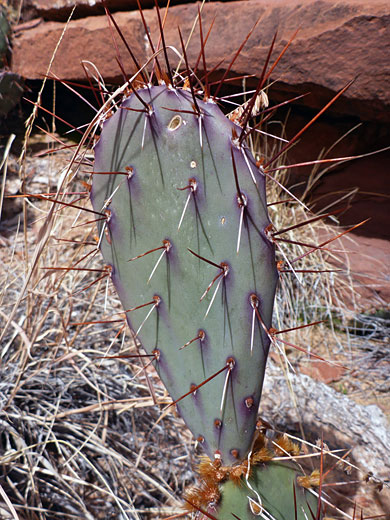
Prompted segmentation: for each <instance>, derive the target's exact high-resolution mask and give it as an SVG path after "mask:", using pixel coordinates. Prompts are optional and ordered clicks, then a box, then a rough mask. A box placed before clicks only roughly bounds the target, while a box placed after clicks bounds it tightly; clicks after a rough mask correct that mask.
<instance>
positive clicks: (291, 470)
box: [213, 461, 322, 520]
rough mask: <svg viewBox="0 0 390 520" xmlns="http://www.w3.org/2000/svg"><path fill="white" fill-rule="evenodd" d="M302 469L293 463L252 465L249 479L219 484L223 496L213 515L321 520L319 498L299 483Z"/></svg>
mask: <svg viewBox="0 0 390 520" xmlns="http://www.w3.org/2000/svg"><path fill="white" fill-rule="evenodd" d="M301 475H302V473H301V471H300V470H299V469H298V468H297V466H296V465H294V464H292V463H290V462H284V461H279V462H275V461H272V462H267V463H266V464H262V465H260V466H256V467H254V468H253V471H252V475H251V477H250V479H248V482H247V483H246V482H245V481H243V482H241V483H240V485H237V484H236V483H234V482H232V481H231V480H229V481H226V482H224V483H223V484H222V485H221V486H220V493H221V498H220V502H219V504H218V507H217V508H216V511H217V512H216V513H215V508H213V514H214V515H215V518H216V519H218V520H223V519H225V518H239V519H240V520H254V519H255V518H256V517H259V518H267V519H270V520H294V519H295V520H307V519H309V518H310V519H312V518H315V519H316V520H320V518H322V516H321V513H319V515H318V514H317V512H318V497H317V496H316V495H315V494H313V492H312V491H311V490H310V489H305V488H304V487H302V486H301V485H300V484H299V477H300V476H301Z"/></svg>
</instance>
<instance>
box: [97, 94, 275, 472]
mask: <svg viewBox="0 0 390 520" xmlns="http://www.w3.org/2000/svg"><path fill="white" fill-rule="evenodd" d="M240 131H241V128H240V127H239V126H238V125H236V124H235V123H233V122H232V121H230V120H229V119H228V118H226V117H225V116H224V114H223V113H222V111H221V110H220V108H219V107H218V106H217V104H216V103H215V102H213V101H212V100H211V99H209V100H207V101H202V100H196V102H195V100H194V99H193V97H192V96H191V93H190V92H189V91H188V90H185V89H179V88H173V87H170V86H166V85H159V86H147V87H144V88H141V89H138V90H137V91H136V93H132V94H131V95H129V96H128V97H127V98H126V99H125V100H124V101H123V103H122V105H121V106H120V107H119V108H118V109H117V111H116V112H115V113H114V114H113V115H112V116H111V117H108V118H107V119H106V120H105V122H104V123H103V128H102V132H101V136H100V139H99V141H98V143H97V144H96V146H95V165H94V176H93V184H92V190H91V201H92V204H93V207H94V209H95V211H97V212H99V213H101V214H102V216H101V220H100V222H99V233H100V247H101V251H102V254H103V256H104V259H105V262H106V264H107V265H108V266H109V267H108V269H109V270H110V273H111V274H110V275H111V279H112V281H113V283H114V285H115V287H116V290H117V292H118V295H119V297H120V299H121V302H122V305H123V308H124V310H125V311H126V317H127V321H128V323H129V326H130V328H131V330H132V331H133V336H134V339H135V340H136V341H137V342H138V341H139V342H140V343H141V345H142V346H143V348H144V349H145V350H146V352H147V353H148V354H150V355H154V356H155V357H154V366H155V368H156V370H157V372H158V373H159V375H160V377H161V379H162V381H163V382H164V384H165V386H166V387H167V389H168V391H169V393H170V395H171V397H172V399H173V400H174V402H175V404H176V406H177V409H178V411H179V413H180V414H181V416H182V417H183V419H184V421H185V422H186V424H187V426H188V427H189V428H190V430H191V431H192V433H193V434H194V436H195V438H197V439H198V440H199V441H200V442H201V443H202V445H203V447H204V449H205V451H206V453H207V454H208V455H209V456H210V457H211V458H214V457H215V456H217V457H221V459H222V461H223V463H224V464H231V463H233V462H234V461H236V460H237V459H242V458H244V457H245V456H246V455H247V453H248V452H249V450H250V447H251V442H252V438H253V433H254V431H255V424H256V416H257V410H258V405H259V400H260V396H261V388H262V381H263V377H264V370H265V364H266V358H267V354H268V349H269V343H270V341H269V335H268V332H267V331H268V329H269V328H270V326H271V316H272V308H273V300H274V293H275V287H276V283H277V277H278V275H277V269H276V265H275V258H274V246H273V243H272V242H271V241H270V240H269V239H268V237H267V231H266V230H267V227H268V226H269V224H270V221H269V218H268V213H267V205H266V198H265V179H264V175H263V174H262V172H261V170H260V169H259V167H258V166H257V165H256V163H255V161H254V159H253V157H252V155H251V153H250V151H249V150H248V147H247V145H246V144H245V141H243V142H242V143H240V142H239V139H238V135H239V134H240ZM183 396H185V397H183Z"/></svg>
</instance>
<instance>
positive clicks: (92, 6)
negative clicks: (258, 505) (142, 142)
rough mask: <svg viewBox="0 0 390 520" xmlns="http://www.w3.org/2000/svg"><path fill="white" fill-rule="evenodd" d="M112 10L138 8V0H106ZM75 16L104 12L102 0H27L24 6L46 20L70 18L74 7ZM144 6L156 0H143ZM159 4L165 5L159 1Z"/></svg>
mask: <svg viewBox="0 0 390 520" xmlns="http://www.w3.org/2000/svg"><path fill="white" fill-rule="evenodd" d="M105 3H106V5H107V7H108V9H110V11H118V10H122V11H130V10H132V9H137V0H105ZM75 5H76V10H75V12H74V17H75V18H80V17H84V16H90V15H99V14H104V6H103V1H102V0H27V1H26V0H25V3H24V8H27V9H29V10H30V11H32V12H34V13H35V14H36V15H38V16H42V17H43V18H44V19H45V20H51V21H53V20H55V21H61V22H64V21H66V20H67V19H68V16H69V15H70V13H71V11H72V9H73V7H74V6H75ZM141 5H142V6H143V8H147V7H153V6H154V0H141ZM159 5H163V3H162V2H159Z"/></svg>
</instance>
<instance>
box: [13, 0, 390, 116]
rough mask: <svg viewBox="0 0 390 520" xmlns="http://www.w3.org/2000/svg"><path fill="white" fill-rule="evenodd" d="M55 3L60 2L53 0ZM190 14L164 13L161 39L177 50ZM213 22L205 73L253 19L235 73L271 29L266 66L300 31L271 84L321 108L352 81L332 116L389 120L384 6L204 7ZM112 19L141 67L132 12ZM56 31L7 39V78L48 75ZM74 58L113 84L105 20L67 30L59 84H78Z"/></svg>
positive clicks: (50, 26)
mask: <svg viewBox="0 0 390 520" xmlns="http://www.w3.org/2000/svg"><path fill="white" fill-rule="evenodd" d="M37 1H38V0H37ZM39 1H40V2H48V1H49V0H39ZM60 1H61V2H66V1H67V0H57V2H60ZM83 1H84V2H86V0H83ZM118 1H119V0H118ZM197 8H198V6H197V5H196V4H185V5H177V6H173V7H171V8H170V12H169V15H168V18H167V22H166V26H165V35H166V40H167V41H168V42H169V43H173V45H175V46H176V47H177V48H180V45H179V39H178V36H177V26H178V25H180V27H181V28H182V32H183V34H184V36H188V34H189V32H190V29H191V27H192V24H193V21H194V19H195V16H196V13H197ZM214 16H216V19H215V24H214V27H213V30H212V32H211V35H210V38H209V41H208V42H207V47H206V54H207V60H208V67H209V68H212V67H214V66H215V65H217V64H218V63H219V62H220V61H221V60H224V64H223V65H221V66H219V70H220V71H222V70H223V68H226V66H227V63H228V62H229V60H230V59H231V58H232V56H233V55H234V53H235V51H236V50H237V48H238V47H239V45H240V43H241V42H242V40H243V39H244V37H245V36H246V34H247V33H248V32H249V31H250V29H251V28H252V26H253V23H254V21H255V20H256V19H257V18H259V17H261V21H260V22H259V24H258V26H257V27H256V29H255V30H254V32H253V34H252V36H251V38H250V39H249V41H248V42H247V44H246V45H245V47H244V49H243V51H242V53H241V55H240V56H239V58H238V59H237V61H236V62H235V64H234V66H233V68H232V71H233V72H234V73H237V74H243V73H245V74H252V73H253V74H257V75H258V74H259V71H261V66H262V63H263V62H264V59H265V56H266V53H267V50H268V47H269V44H270V42H271V40H272V37H273V35H274V33H275V31H276V30H278V43H277V45H276V47H275V52H274V55H273V59H275V57H276V56H277V53H278V52H280V51H281V49H282V48H283V46H284V45H285V44H286V42H287V41H288V40H289V39H290V37H291V36H292V34H293V33H294V31H295V30H296V29H297V28H299V29H300V30H299V33H298V35H297V36H296V38H295V40H294V42H293V43H292V45H291V47H290V48H289V50H288V51H287V53H286V55H285V56H284V57H283V59H282V60H281V62H280V64H279V65H278V67H277V69H276V71H275V73H274V74H273V78H272V79H278V80H280V81H281V82H283V84H285V85H289V86H290V87H291V86H295V87H296V86H301V87H302V85H306V86H307V88H308V89H310V86H312V85H315V86H316V87H315V88H316V96H311V98H310V99H309V98H308V99H307V100H306V101H305V103H306V104H307V103H309V105H311V106H313V107H322V106H323V105H324V101H328V100H329V98H330V94H331V92H336V91H338V90H339V89H341V88H342V87H343V86H344V85H345V84H346V83H347V82H348V81H349V80H351V79H353V78H356V81H355V83H354V84H353V85H352V86H351V87H350V89H349V90H348V91H347V93H346V95H345V99H344V100H343V101H342V102H340V103H339V104H338V106H337V105H336V107H335V109H336V110H337V109H338V110H341V111H342V112H344V113H349V114H357V115H359V116H360V117H361V118H363V119H371V120H373V119H374V120H382V121H389V119H390V111H387V112H386V110H385V109H386V107H388V106H389V105H390V90H389V89H388V85H389V80H390V65H389V60H388V53H387V48H388V42H389V41H390V24H389V18H390V4H389V3H388V2H387V1H384V0H372V1H371V2H370V3H367V2H365V1H364V0H349V1H348V2H342V3H340V2H337V1H336V0H327V1H318V0H307V1H305V2H302V1H301V0H272V1H271V0H268V1H260V0H248V1H237V2H229V3H220V2H211V3H207V4H205V6H204V10H203V25H204V28H205V30H207V29H208V27H209V26H210V24H211V22H212V20H213V18H214ZM145 17H146V20H147V23H148V24H149V26H150V30H151V33H152V35H153V40H154V42H157V40H158V25H157V20H156V15H155V13H154V12H153V11H152V10H145ZM116 20H117V22H118V24H119V25H120V27H121V28H122V30H123V32H124V35H125V37H126V38H127V40H128V42H129V44H130V45H131V46H132V48H134V51H135V53H136V54H137V56H138V57H139V60H140V62H141V63H142V62H143V61H144V60H145V58H146V57H147V56H150V49H149V48H148V44H147V41H146V39H145V37H144V31H143V28H142V26H141V24H140V18H139V15H138V13H136V12H120V13H117V14H116ZM63 28H64V26H63V24H61V23H56V22H46V23H44V24H40V25H39V26H38V27H35V28H33V29H30V30H28V31H20V32H19V33H18V34H17V37H16V38H15V40H14V56H13V69H14V71H15V72H17V73H19V74H21V75H23V76H25V77H26V78H29V79H33V78H40V77H42V74H45V73H46V71H47V68H48V65H49V62H50V58H51V56H52V53H53V51H54V49H55V46H56V44H57V42H58V40H59V38H60V35H61V33H62V30H63ZM198 42H199V38H198V31H195V35H194V44H193V45H191V46H190V48H189V51H188V52H189V55H190V59H191V61H193V60H194V58H196V57H197V55H198V52H199V47H198ZM386 42H387V44H386ZM121 54H122V57H123V60H124V62H125V64H126V66H127V69H128V70H129V71H130V72H133V71H134V67H133V66H132V65H131V64H130V60H129V59H128V58H127V53H126V52H125V51H124V49H123V47H122V50H121ZM81 59H87V60H90V61H93V62H94V63H95V64H96V66H97V67H98V68H99V70H100V71H101V73H102V74H103V76H104V77H105V78H106V79H108V80H119V79H120V76H121V74H120V71H119V68H118V67H117V65H116V62H115V52H114V50H113V45H112V41H111V36H110V33H109V31H108V29H107V20H106V19H105V18H104V17H99V16H94V17H89V18H84V19H80V20H74V21H72V22H71V23H70V25H69V27H68V29H67V31H66V33H65V35H64V38H63V41H62V43H61V45H60V47H59V49H58V52H57V54H56V57H55V59H54V62H53V66H52V71H53V72H55V73H56V74H58V75H59V76H61V77H65V78H68V79H75V80H81V79H82V78H83V72H82V68H81V67H80V61H81ZM330 91H331V92H330ZM367 100H368V101H369V102H368V103H367V102H366V101H367ZM362 101H364V103H362Z"/></svg>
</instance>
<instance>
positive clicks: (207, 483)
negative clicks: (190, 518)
mask: <svg viewBox="0 0 390 520" xmlns="http://www.w3.org/2000/svg"><path fill="white" fill-rule="evenodd" d="M300 453H301V448H300V446H299V444H297V443H296V442H293V441H292V440H291V439H290V438H289V437H288V436H287V435H280V436H278V437H276V438H275V440H270V439H269V438H268V437H266V436H265V435H264V434H263V433H262V432H260V431H258V432H257V436H256V438H255V440H254V443H253V447H252V450H251V453H250V454H249V456H248V457H247V458H245V459H244V460H243V461H241V462H239V463H237V464H235V465H231V466H223V465H222V463H221V460H220V458H216V459H214V460H213V461H212V460H210V459H209V458H208V457H206V456H203V457H201V459H200V462H199V464H198V466H197V474H198V476H199V482H200V484H198V485H195V486H193V487H192V488H190V489H189V490H188V491H187V492H186V493H185V495H184V501H185V508H186V510H187V511H191V512H202V513H205V512H206V513H207V511H209V510H210V508H211V509H216V508H217V506H218V504H219V502H220V499H221V484H222V483H223V482H226V481H231V482H233V483H234V484H235V485H237V486H243V485H244V483H245V482H247V481H248V480H249V479H250V478H251V476H252V473H253V469H254V467H256V466H259V465H261V464H267V463H268V462H270V461H272V460H273V459H276V458H277V459H278V460H280V459H281V458H282V459H285V460H286V461H289V460H290V461H291V460H294V459H295V458H296V457H298V456H299V455H300ZM320 482H321V475H320V472H319V471H318V470H313V471H312V472H311V473H310V474H308V475H306V474H303V475H300V476H298V477H297V484H298V485H299V486H301V487H302V488H305V489H312V488H317V487H319V486H320ZM207 515H208V513H207ZM212 518H214V517H212Z"/></svg>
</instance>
